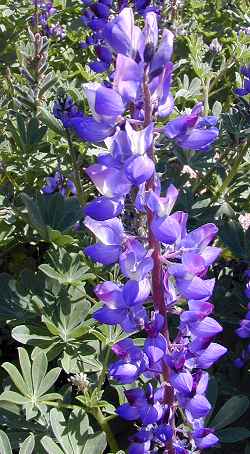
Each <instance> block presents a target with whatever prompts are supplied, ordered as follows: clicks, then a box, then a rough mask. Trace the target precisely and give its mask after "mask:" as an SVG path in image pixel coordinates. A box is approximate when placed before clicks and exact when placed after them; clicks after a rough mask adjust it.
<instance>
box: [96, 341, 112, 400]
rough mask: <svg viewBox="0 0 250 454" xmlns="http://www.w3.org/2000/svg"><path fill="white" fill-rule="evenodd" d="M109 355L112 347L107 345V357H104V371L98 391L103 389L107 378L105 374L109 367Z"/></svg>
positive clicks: (99, 381)
mask: <svg viewBox="0 0 250 454" xmlns="http://www.w3.org/2000/svg"><path fill="white" fill-rule="evenodd" d="M109 356H110V347H107V350H106V353H105V357H104V362H103V367H102V372H101V374H100V377H99V380H98V385H97V389H98V391H101V388H102V385H103V383H104V380H105V376H106V372H107V368H108V362H109Z"/></svg>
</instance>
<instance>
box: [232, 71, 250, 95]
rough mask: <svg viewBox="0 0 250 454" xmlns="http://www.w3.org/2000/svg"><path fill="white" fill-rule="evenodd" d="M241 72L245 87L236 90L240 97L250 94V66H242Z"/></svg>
mask: <svg viewBox="0 0 250 454" xmlns="http://www.w3.org/2000/svg"><path fill="white" fill-rule="evenodd" d="M240 72H241V74H242V75H243V77H244V79H243V87H242V88H235V89H234V93H235V94H236V95H238V96H246V95H248V94H249V93H250V66H242V67H241V68H240Z"/></svg>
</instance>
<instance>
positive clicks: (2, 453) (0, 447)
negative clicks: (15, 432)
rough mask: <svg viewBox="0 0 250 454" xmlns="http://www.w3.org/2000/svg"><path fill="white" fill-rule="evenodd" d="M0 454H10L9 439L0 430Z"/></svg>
mask: <svg viewBox="0 0 250 454" xmlns="http://www.w3.org/2000/svg"><path fill="white" fill-rule="evenodd" d="M0 454H12V449H11V446H10V441H9V438H8V436H7V435H6V433H4V432H3V431H2V430H0Z"/></svg>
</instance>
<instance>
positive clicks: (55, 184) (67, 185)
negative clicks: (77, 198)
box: [42, 171, 77, 197]
mask: <svg viewBox="0 0 250 454" xmlns="http://www.w3.org/2000/svg"><path fill="white" fill-rule="evenodd" d="M42 191H43V193H44V194H54V193H55V192H59V193H60V194H62V195H63V197H67V196H68V195H76V194H77V190H76V187H75V185H74V183H73V181H72V180H70V179H69V178H65V177H64V176H63V175H62V174H61V172H59V171H57V172H56V173H55V175H54V176H53V177H47V178H46V185H45V186H43V188H42Z"/></svg>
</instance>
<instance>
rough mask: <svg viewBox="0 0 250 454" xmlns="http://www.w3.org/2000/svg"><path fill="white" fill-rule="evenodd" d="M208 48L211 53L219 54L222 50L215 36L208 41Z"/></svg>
mask: <svg viewBox="0 0 250 454" xmlns="http://www.w3.org/2000/svg"><path fill="white" fill-rule="evenodd" d="M209 49H210V51H211V52H212V53H213V54H219V53H220V51H221V50H222V45H221V44H220V43H219V41H218V39H217V38H214V39H213V40H212V41H211V43H210V46H209Z"/></svg>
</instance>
